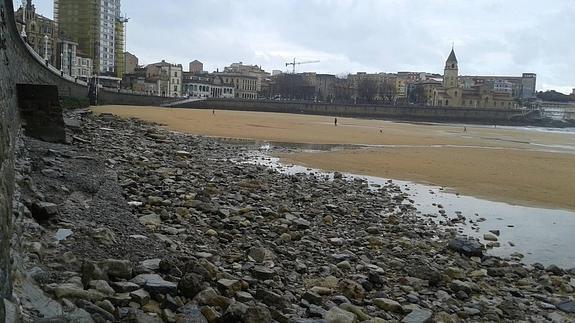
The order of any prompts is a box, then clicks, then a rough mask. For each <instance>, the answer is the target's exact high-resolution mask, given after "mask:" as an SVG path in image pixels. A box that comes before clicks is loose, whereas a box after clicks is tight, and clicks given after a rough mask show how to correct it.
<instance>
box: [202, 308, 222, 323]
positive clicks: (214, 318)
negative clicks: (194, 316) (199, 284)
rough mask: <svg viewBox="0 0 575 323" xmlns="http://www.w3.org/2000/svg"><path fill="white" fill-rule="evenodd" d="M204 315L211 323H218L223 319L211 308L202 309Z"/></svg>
mask: <svg viewBox="0 0 575 323" xmlns="http://www.w3.org/2000/svg"><path fill="white" fill-rule="evenodd" d="M202 314H203V315H204V317H205V318H206V320H208V322H209V323H217V322H218V321H219V319H220V317H221V315H220V313H218V311H216V310H215V309H214V308H213V307H211V306H204V307H202Z"/></svg>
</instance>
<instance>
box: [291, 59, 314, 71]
mask: <svg viewBox="0 0 575 323" xmlns="http://www.w3.org/2000/svg"><path fill="white" fill-rule="evenodd" d="M312 63H319V61H304V62H296V61H295V58H294V59H293V62H288V63H286V66H290V65H291V66H293V70H292V73H293V74H295V66H296V65H302V64H312Z"/></svg>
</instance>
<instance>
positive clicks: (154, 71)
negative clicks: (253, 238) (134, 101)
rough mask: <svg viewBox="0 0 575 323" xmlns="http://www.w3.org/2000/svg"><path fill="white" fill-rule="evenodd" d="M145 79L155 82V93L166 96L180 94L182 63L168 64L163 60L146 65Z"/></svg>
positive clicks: (177, 95) (178, 95)
mask: <svg viewBox="0 0 575 323" xmlns="http://www.w3.org/2000/svg"><path fill="white" fill-rule="evenodd" d="M146 80H147V81H148V82H155V83H156V84H157V87H156V95H158V96H167V97H181V96H182V65H181V64H170V63H168V62H166V61H165V60H162V61H161V62H159V63H154V64H149V65H148V66H146Z"/></svg>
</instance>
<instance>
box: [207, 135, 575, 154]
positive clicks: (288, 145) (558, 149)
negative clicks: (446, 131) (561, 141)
mask: <svg viewBox="0 0 575 323" xmlns="http://www.w3.org/2000/svg"><path fill="white" fill-rule="evenodd" d="M469 138H470V137H469ZM491 139H493V138H491ZM218 140H219V141H221V142H224V143H226V144H233V145H242V146H246V147H248V148H249V149H253V150H263V151H269V150H274V151H276V152H286V151H298V152H314V151H317V152H325V151H340V150H345V149H367V148H370V149H373V148H466V149H482V150H483V149H484V150H518V151H540V152H548V153H564V154H565V153H566V154H575V146H570V145H546V144H538V143H531V142H521V143H524V144H525V145H526V146H525V147H521V148H519V147H500V146H479V145H450V144H432V145H397V144H381V145H376V144H311V143H294V142H277V141H263V140H253V139H236V138H218ZM497 140H498V141H509V142H513V141H512V140H504V139H497ZM514 142H516V143H519V142H520V141H514Z"/></svg>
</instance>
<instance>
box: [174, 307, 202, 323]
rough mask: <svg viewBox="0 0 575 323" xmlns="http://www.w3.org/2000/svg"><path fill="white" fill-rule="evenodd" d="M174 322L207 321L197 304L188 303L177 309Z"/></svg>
mask: <svg viewBox="0 0 575 323" xmlns="http://www.w3.org/2000/svg"><path fill="white" fill-rule="evenodd" d="M176 323H209V322H208V320H207V319H206V318H205V316H204V315H203V314H202V311H201V310H200V309H199V307H198V306H197V305H193V304H188V305H185V306H183V307H181V308H179V309H178V310H177V314H176Z"/></svg>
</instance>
